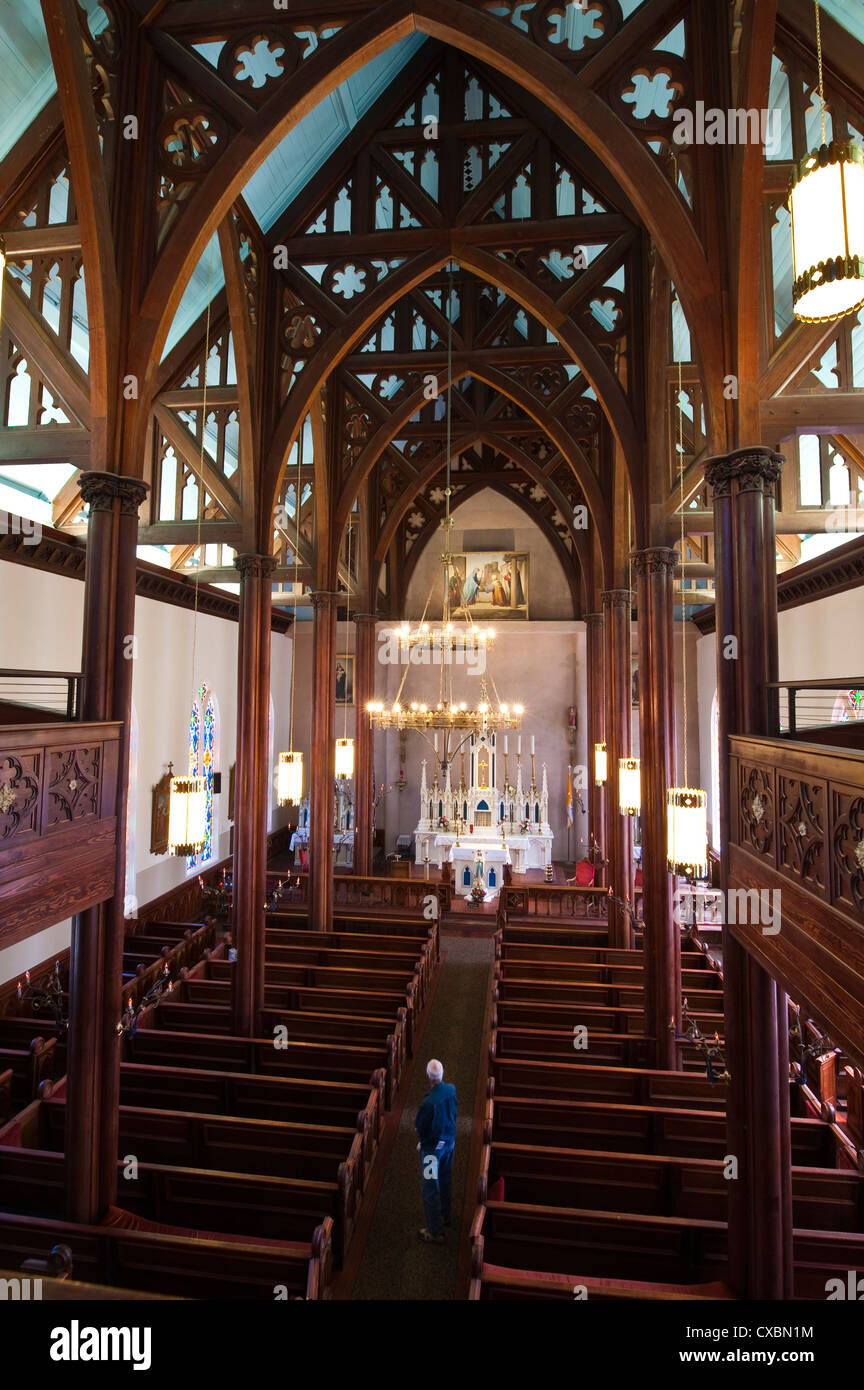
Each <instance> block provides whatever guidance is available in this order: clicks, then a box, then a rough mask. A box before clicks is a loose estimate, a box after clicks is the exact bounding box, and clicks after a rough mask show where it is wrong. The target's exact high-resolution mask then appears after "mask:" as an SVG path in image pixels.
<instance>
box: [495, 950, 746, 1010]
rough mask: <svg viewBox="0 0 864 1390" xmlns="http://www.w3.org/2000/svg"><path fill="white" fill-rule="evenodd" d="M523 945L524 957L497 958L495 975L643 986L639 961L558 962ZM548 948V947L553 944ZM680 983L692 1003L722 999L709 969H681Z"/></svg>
mask: <svg viewBox="0 0 864 1390" xmlns="http://www.w3.org/2000/svg"><path fill="white" fill-rule="evenodd" d="M522 949H525V950H528V951H530V957H529V958H528V959H525V958H524V957H523V956H511V955H509V954H508V955H506V956H504V957H503V959H499V960H498V961H497V962H496V966H495V978H496V979H499V978H502V977H504V978H506V977H511V976H512V977H516V978H518V979H521V980H552V981H556V982H558V983H560V984H585V985H597V986H600V987H604V986H605V987H607V988H611V987H618V988H620V989H624V990H627V989H632V990H640V991H641V990H642V989H644V985H645V966H644V965H643V964H642V963H641V962H640V964H639V965H604V964H602V963H596V964H594V963H588V962H585V963H581V962H580V963H579V964H566V963H560V964H559V962H558V961H557V960H556V959H554V958H553V959H552V960H550V959H549V958H548V957H547V956H546V955H544V954H541V952H543V950H544V948H543V947H539V948H537V956H536V958H535V957H534V948H522ZM548 949H549V950H551V949H552V948H551V947H550V948H548ZM559 949H560V948H559ZM681 985H682V993H683V994H685V995H686V996H687V997H688V998H689V999H690V1002H691V1003H695V1000H696V999H698V998H699V997H700V996H702V995H708V994H711V995H716V996H718V1002H719V1003H722V994H723V989H722V985H721V983H720V980H719V979H718V977H717V976H714V975H711V974H710V973H709V972H708V971H705V970H682V972H681Z"/></svg>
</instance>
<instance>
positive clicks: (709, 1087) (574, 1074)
mask: <svg viewBox="0 0 864 1390" xmlns="http://www.w3.org/2000/svg"><path fill="white" fill-rule="evenodd" d="M577 1055H578V1054H576V1053H574V1057H575V1056H577ZM583 1055H584V1054H583ZM490 1070H491V1080H492V1082H493V1084H494V1088H493V1091H492V1094H493V1095H494V1098H495V1099H496V1100H499V1099H502V1098H503V1097H505V1096H516V1095H518V1096H535V1097H536V1098H537V1099H538V1100H539V1099H548V1100H579V1101H589V1100H592V1099H594V1098H596V1099H597V1100H598V1101H607V1102H611V1103H614V1102H618V1103H620V1104H621V1105H651V1106H661V1107H662V1108H663V1109H669V1108H672V1109H679V1110H680V1109H682V1108H683V1109H687V1110H719V1109H722V1107H723V1106H724V1105H725V1097H726V1085H725V1083H724V1082H716V1083H714V1084H712V1083H711V1082H710V1081H708V1079H707V1078H706V1077H705V1076H697V1075H694V1074H691V1073H690V1072H683V1071H653V1070H650V1069H642V1068H631V1067H604V1066H595V1065H594V1064H593V1063H592V1064H587V1063H578V1062H577V1063H574V1062H535V1061H530V1060H524V1059H521V1058H518V1057H493V1059H492V1063H491V1068H490Z"/></svg>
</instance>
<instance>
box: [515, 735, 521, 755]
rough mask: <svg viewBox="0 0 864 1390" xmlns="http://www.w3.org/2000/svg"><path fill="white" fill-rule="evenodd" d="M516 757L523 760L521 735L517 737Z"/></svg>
mask: <svg viewBox="0 0 864 1390" xmlns="http://www.w3.org/2000/svg"><path fill="white" fill-rule="evenodd" d="M516 756H517V758H521V757H522V735H521V734H517V735H516Z"/></svg>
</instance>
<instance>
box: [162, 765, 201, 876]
mask: <svg viewBox="0 0 864 1390" xmlns="http://www.w3.org/2000/svg"><path fill="white" fill-rule="evenodd" d="M172 770H173V768H172ZM170 786H171V793H170V797H169V801H168V853H169V854H174V855H178V856H179V855H182V856H183V857H186V856H188V855H194V854H200V853H201V851H202V849H203V848H204V841H205V833H206V793H205V791H204V778H203V777H172V778H171V783H170Z"/></svg>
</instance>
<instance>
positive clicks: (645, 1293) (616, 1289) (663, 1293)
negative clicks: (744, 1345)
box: [468, 1237, 735, 1303]
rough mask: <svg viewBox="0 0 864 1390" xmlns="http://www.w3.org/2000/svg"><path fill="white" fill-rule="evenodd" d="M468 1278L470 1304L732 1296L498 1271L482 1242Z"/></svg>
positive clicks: (686, 1287)
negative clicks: (486, 1259)
mask: <svg viewBox="0 0 864 1390" xmlns="http://www.w3.org/2000/svg"><path fill="white" fill-rule="evenodd" d="M472 1257H473V1260H472V1275H471V1283H470V1285H469V1289H468V1301H469V1302H471V1303H499V1302H501V1301H506V1300H512V1299H519V1301H520V1302H522V1301H525V1300H528V1301H532V1300H537V1299H542V1300H543V1301H544V1302H547V1301H548V1300H550V1299H561V1300H566V1301H567V1302H568V1303H572V1302H573V1300H574V1298H575V1296H576V1291H577V1290H578V1291H579V1293H580V1296H581V1297H583V1298H588V1299H590V1300H591V1302H592V1303H598V1302H604V1303H609V1302H612V1301H619V1300H621V1299H627V1300H634V1299H635V1300H638V1301H640V1302H650V1303H668V1302H675V1303H699V1302H705V1301H710V1302H712V1303H714V1302H716V1301H717V1300H722V1299H727V1300H732V1301H734V1299H735V1296H734V1294H733V1293H732V1292H731V1291H730V1290H729V1289H728V1288H727V1286H726V1285H725V1284H719V1283H718V1284H646V1283H643V1282H642V1281H640V1280H637V1279H630V1280H628V1279H594V1278H589V1277H587V1276H583V1275H578V1274H569V1275H568V1274H541V1273H534V1272H532V1271H531V1270H527V1269H502V1268H501V1267H500V1266H499V1265H489V1264H485V1263H484V1261H483V1239H482V1237H480V1238H479V1239H478V1240H477V1241H476V1242H475V1244H474V1246H473V1250H472ZM582 1290H584V1293H583V1292H582Z"/></svg>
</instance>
